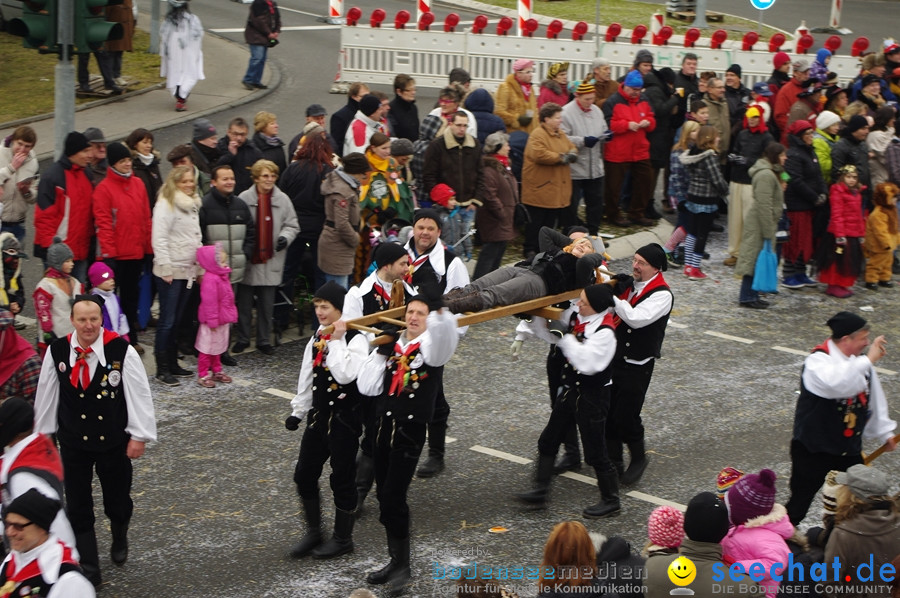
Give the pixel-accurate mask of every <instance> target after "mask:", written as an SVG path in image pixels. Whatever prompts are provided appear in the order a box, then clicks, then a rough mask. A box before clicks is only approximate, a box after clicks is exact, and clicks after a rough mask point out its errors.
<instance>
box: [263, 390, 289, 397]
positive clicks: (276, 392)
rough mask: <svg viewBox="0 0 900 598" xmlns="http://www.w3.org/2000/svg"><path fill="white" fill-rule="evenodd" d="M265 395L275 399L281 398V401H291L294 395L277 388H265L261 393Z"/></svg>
mask: <svg viewBox="0 0 900 598" xmlns="http://www.w3.org/2000/svg"><path fill="white" fill-rule="evenodd" d="M263 392H264V393H266V394H270V395H274V396H276V397H281V398H282V399H293V398H294V395H292V394H291V393H289V392H284V391H283V390H281V389H279V388H267V389H265V390H264V391H263Z"/></svg>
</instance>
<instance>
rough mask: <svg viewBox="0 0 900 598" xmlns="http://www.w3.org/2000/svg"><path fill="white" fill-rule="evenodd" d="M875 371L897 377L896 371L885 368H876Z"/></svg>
mask: <svg viewBox="0 0 900 598" xmlns="http://www.w3.org/2000/svg"><path fill="white" fill-rule="evenodd" d="M875 371H876V372H878V373H879V374H884V375H885V376H896V375H897V372H895V371H894V370H886V369H884V368H875Z"/></svg>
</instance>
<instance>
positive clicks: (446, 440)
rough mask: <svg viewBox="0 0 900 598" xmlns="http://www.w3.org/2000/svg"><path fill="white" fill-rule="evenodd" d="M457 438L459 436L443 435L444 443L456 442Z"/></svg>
mask: <svg viewBox="0 0 900 598" xmlns="http://www.w3.org/2000/svg"><path fill="white" fill-rule="evenodd" d="M457 440H459V438H454V437H452V436H445V437H444V442H445V443H446V444H450V443H452V442H456V441H457Z"/></svg>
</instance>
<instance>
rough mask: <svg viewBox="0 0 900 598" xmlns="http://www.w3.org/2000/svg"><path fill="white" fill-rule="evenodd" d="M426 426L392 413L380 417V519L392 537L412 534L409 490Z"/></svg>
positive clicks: (377, 460) (377, 451)
mask: <svg viewBox="0 0 900 598" xmlns="http://www.w3.org/2000/svg"><path fill="white" fill-rule="evenodd" d="M425 428H426V425H425V424H424V423H422V422H416V421H412V420H406V421H398V420H395V419H393V418H392V417H388V416H382V417H381V418H379V420H378V437H377V439H376V444H375V483H376V484H377V486H376V496H377V497H378V504H379V507H380V509H381V516H380V518H379V521H381V524H382V525H384V529H385V531H386V532H387V535H388V536H390V537H392V538H400V539H403V538H408V537H409V527H410V525H409V505H408V504H407V502H406V493H407V491H408V490H409V484H410V482H411V481H412V478H413V474H415V472H416V464H417V463H418V461H419V455H420V454H421V453H422V446H423V445H424V444H425Z"/></svg>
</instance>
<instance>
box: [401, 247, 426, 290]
mask: <svg viewBox="0 0 900 598" xmlns="http://www.w3.org/2000/svg"><path fill="white" fill-rule="evenodd" d="M430 254H431V252H428V253H425V254H423V255H420V256H419V257H417V258H416V259H415V260H413V261H412V262H410V263H409V273H408V274H407V275H406V282H407V284H412V277H413V274H414V273H415V271H416V268H418V267H419V266H421V265H422V264H424V263H425V262H427V261H428V256H429V255H430Z"/></svg>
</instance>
